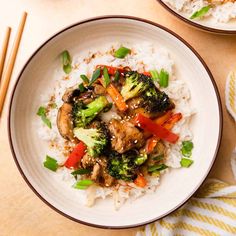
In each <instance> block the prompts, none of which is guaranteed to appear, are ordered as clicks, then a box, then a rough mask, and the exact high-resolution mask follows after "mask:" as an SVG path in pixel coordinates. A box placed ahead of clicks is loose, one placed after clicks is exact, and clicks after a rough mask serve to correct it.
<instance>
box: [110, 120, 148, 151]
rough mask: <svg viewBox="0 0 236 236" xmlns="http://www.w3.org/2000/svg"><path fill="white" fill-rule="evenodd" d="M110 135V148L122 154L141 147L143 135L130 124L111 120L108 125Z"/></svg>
mask: <svg viewBox="0 0 236 236" xmlns="http://www.w3.org/2000/svg"><path fill="white" fill-rule="evenodd" d="M108 128H109V130H110V132H111V135H112V141H111V144H112V148H113V149H115V150H116V151H117V152H119V153H124V152H126V151H128V150H130V149H131V148H136V147H137V148H139V147H141V146H143V144H144V139H143V134H142V133H141V132H140V131H139V130H138V129H137V128H136V127H135V126H134V125H133V124H132V123H130V122H128V121H119V120H116V119H112V120H111V122H110V123H109V125H108Z"/></svg>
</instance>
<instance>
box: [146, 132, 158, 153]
mask: <svg viewBox="0 0 236 236" xmlns="http://www.w3.org/2000/svg"><path fill="white" fill-rule="evenodd" d="M159 140H160V138H158V137H156V136H152V137H151V138H149V139H148V140H147V142H146V147H145V150H146V153H147V154H149V153H151V152H152V151H153V149H154V148H155V147H156V145H157V143H158V141H159Z"/></svg>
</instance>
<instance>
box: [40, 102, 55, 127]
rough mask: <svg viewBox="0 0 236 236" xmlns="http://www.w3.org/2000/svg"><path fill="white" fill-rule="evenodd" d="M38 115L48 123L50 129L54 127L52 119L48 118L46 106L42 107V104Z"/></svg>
mask: <svg viewBox="0 0 236 236" xmlns="http://www.w3.org/2000/svg"><path fill="white" fill-rule="evenodd" d="M37 115H38V116H40V117H41V119H42V121H43V123H44V124H45V125H47V126H48V127H49V128H50V129H51V128H52V124H51V121H50V120H49V119H48V118H47V115H46V108H45V107H42V106H41V107H39V109H38V111H37Z"/></svg>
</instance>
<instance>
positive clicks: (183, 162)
mask: <svg viewBox="0 0 236 236" xmlns="http://www.w3.org/2000/svg"><path fill="white" fill-rule="evenodd" d="M192 164H193V160H191V159H188V158H182V159H181V161H180V165H181V166H182V167H186V168H188V167H189V166H191V165H192Z"/></svg>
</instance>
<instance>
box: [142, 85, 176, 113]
mask: <svg viewBox="0 0 236 236" xmlns="http://www.w3.org/2000/svg"><path fill="white" fill-rule="evenodd" d="M141 97H142V99H143V103H142V106H144V108H145V110H146V111H147V112H150V113H158V112H166V111H168V110H171V109H173V108H174V103H173V102H172V101H171V100H170V98H169V97H168V95H167V94H166V93H165V92H162V91H160V90H159V89H157V88H156V86H155V85H154V86H152V87H149V88H148V89H147V90H146V91H144V92H143V93H142V96H141Z"/></svg>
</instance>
